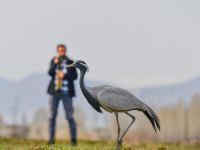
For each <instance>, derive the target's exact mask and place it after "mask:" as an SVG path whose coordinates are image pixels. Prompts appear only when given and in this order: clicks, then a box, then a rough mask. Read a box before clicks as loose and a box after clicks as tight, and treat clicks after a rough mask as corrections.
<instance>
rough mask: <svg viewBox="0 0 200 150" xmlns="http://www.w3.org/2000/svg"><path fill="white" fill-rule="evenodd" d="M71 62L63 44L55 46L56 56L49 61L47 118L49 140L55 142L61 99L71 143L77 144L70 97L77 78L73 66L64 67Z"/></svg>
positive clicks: (50, 142)
mask: <svg viewBox="0 0 200 150" xmlns="http://www.w3.org/2000/svg"><path fill="white" fill-rule="evenodd" d="M71 63H73V60H71V59H70V58H69V57H68V56H67V48H66V46H65V45H63V44H59V45H58V46H57V56H55V57H54V58H53V59H52V60H51V63H50V68H49V72H48V74H49V75H50V76H51V81H50V84H49V87H48V94H50V120H49V142H48V144H54V143H55V133H56V117H57V111H58V106H59V102H60V101H62V104H63V107H64V111H65V114H66V119H67V120H68V123H69V128H70V135H71V144H72V145H76V144H77V133H76V132H77V130H76V122H75V120H74V117H73V103H72V98H73V97H74V96H75V89H74V80H76V79H77V71H76V69H75V68H66V66H67V65H68V64H71Z"/></svg>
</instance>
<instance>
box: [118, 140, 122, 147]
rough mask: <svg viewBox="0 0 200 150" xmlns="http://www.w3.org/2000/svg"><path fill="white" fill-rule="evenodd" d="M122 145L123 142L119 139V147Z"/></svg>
mask: <svg viewBox="0 0 200 150" xmlns="http://www.w3.org/2000/svg"><path fill="white" fill-rule="evenodd" d="M122 143H123V140H122V139H120V140H119V145H120V147H121V146H122Z"/></svg>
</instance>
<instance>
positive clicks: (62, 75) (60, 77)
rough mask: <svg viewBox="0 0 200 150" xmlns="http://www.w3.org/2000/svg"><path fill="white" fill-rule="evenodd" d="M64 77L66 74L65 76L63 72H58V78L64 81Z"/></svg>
mask: <svg viewBox="0 0 200 150" xmlns="http://www.w3.org/2000/svg"><path fill="white" fill-rule="evenodd" d="M64 76H65V74H64V72H63V71H58V72H57V77H58V78H59V79H63V78H64Z"/></svg>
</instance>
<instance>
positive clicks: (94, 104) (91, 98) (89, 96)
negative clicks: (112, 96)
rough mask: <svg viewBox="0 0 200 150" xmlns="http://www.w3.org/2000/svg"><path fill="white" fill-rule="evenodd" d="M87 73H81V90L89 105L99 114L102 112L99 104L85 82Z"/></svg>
mask: <svg viewBox="0 0 200 150" xmlns="http://www.w3.org/2000/svg"><path fill="white" fill-rule="evenodd" d="M85 73H86V71H81V75H80V88H81V91H82V92H83V95H84V96H85V98H86V100H87V101H88V103H89V104H90V105H92V107H93V108H94V109H96V110H97V111H98V112H101V109H100V104H99V102H98V101H97V100H96V99H95V98H94V96H93V95H92V94H91V93H90V91H89V90H88V88H87V87H86V86H85V82H84V77H85Z"/></svg>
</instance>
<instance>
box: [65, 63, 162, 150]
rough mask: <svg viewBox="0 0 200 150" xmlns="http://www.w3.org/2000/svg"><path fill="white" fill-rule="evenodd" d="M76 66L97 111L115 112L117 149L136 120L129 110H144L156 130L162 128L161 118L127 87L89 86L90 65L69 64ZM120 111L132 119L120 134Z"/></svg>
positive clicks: (90, 101)
mask: <svg viewBox="0 0 200 150" xmlns="http://www.w3.org/2000/svg"><path fill="white" fill-rule="evenodd" d="M67 67H68V68H69V67H76V68H78V69H79V70H80V88H81V90H82V92H83V95H84V96H85V98H86V100H87V101H88V103H89V104H90V105H91V106H92V107H93V108H94V109H95V110H96V111H97V112H100V113H101V112H102V110H101V108H102V109H104V110H105V111H107V112H110V113H114V114H115V117H116V121H117V127H118V132H117V150H119V149H120V148H121V146H122V139H123V137H124V136H125V134H126V133H127V131H128V130H129V128H130V127H131V125H132V124H133V123H134V121H135V117H134V116H133V115H132V114H131V113H130V112H129V111H132V110H137V111H141V112H143V113H144V114H145V115H146V117H147V118H148V119H149V121H150V122H151V124H152V126H153V128H154V130H155V131H156V132H157V130H160V123H159V118H158V117H157V115H156V114H155V112H154V111H153V110H152V109H151V108H150V107H149V106H147V105H146V104H145V103H143V102H142V101H141V100H139V99H138V98H137V97H136V96H134V95H133V94H132V93H130V92H129V91H127V90H125V89H121V88H118V87H114V86H110V85H101V86H96V87H87V86H86V85H85V82H84V77H85V74H86V72H87V71H88V69H89V68H88V65H87V64H86V63H85V62H84V61H81V60H79V61H75V62H74V63H73V64H70V65H68V66H67ZM118 113H125V114H126V115H128V116H129V117H130V118H131V119H132V121H131V123H130V125H129V126H128V128H127V129H126V130H125V131H124V132H123V134H122V135H121V136H120V124H119V119H118Z"/></svg>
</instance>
